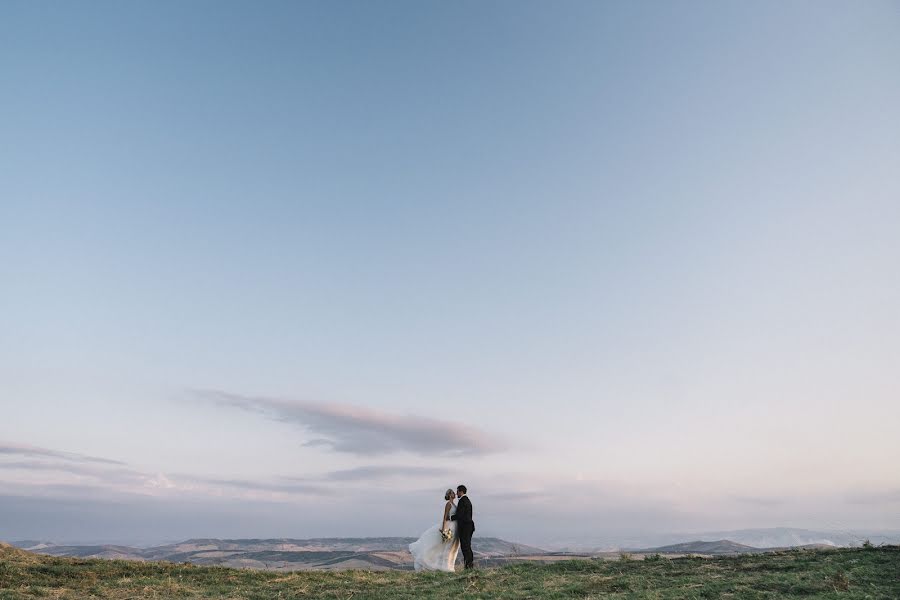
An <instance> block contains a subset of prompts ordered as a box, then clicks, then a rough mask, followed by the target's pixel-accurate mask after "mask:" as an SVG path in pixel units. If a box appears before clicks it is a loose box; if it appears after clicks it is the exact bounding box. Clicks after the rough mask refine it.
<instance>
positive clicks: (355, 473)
mask: <svg viewBox="0 0 900 600" xmlns="http://www.w3.org/2000/svg"><path fill="white" fill-rule="evenodd" d="M450 473H451V471H448V470H447V469H439V468H434V467H408V466H407V467H404V466H372V465H368V466H362V467H356V468H354V469H343V470H340V471H331V472H330V473H326V474H325V475H323V476H322V477H321V479H322V480H324V481H378V480H383V479H393V478H400V477H441V476H446V475H449V474H450Z"/></svg>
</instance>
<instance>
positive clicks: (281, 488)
mask: <svg viewBox="0 0 900 600" xmlns="http://www.w3.org/2000/svg"><path fill="white" fill-rule="evenodd" d="M196 481H199V482H201V483H204V484H207V485H212V486H223V487H231V488H237V489H241V490H248V491H253V492H279V493H286V494H310V495H316V496H332V495H334V491H333V490H330V489H328V488H326V487H323V486H318V485H312V484H305V483H300V482H297V483H271V482H266V481H252V480H248V479H197V480H196Z"/></svg>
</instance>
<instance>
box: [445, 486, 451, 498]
mask: <svg viewBox="0 0 900 600" xmlns="http://www.w3.org/2000/svg"><path fill="white" fill-rule="evenodd" d="M452 495H453V490H451V489H450V488H447V491H446V492H444V500H449V499H450V496H452Z"/></svg>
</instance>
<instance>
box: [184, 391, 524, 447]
mask: <svg viewBox="0 0 900 600" xmlns="http://www.w3.org/2000/svg"><path fill="white" fill-rule="evenodd" d="M195 394H196V395H197V396H198V397H200V398H202V399H204V400H207V401H211V402H214V403H216V404H217V405H219V406H228V407H232V408H239V409H241V410H245V411H248V412H252V413H256V414H259V415H262V416H265V417H267V418H269V419H272V420H275V421H280V422H283V423H289V424H292V425H296V426H298V427H302V428H303V429H305V430H307V431H309V432H310V433H312V434H314V435H315V436H316V437H315V438H313V439H311V440H307V441H306V443H305V445H307V446H322V447H328V448H331V449H332V450H334V451H336V452H345V453H349V454H360V455H372V454H388V453H393V452H404V451H405V452H413V453H416V454H426V455H445V456H461V455H485V454H492V453H497V452H502V451H504V450H506V449H508V445H507V444H506V443H505V442H504V441H502V440H499V439H497V438H496V437H494V436H491V435H489V434H488V433H486V432H484V431H482V430H480V429H477V428H474V427H470V426H467V425H463V424H461V423H455V422H452V421H443V420H439V419H432V418H427V417H419V416H413V415H406V416H401V415H394V414H390V413H386V412H382V411H376V410H372V409H368V408H363V407H358V406H350V405H346V404H327V403H322V402H304V401H289V400H281V399H274V398H262V397H253V396H243V395H239V394H232V393H228V392H222V391H214V390H200V391H196V392H195Z"/></svg>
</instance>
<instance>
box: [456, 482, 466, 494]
mask: <svg viewBox="0 0 900 600" xmlns="http://www.w3.org/2000/svg"><path fill="white" fill-rule="evenodd" d="M456 491H457V493H458V492H462V493H463V494H468V493H469V490H467V489H466V486H464V485H463V484H459V485H458V486H456Z"/></svg>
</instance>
